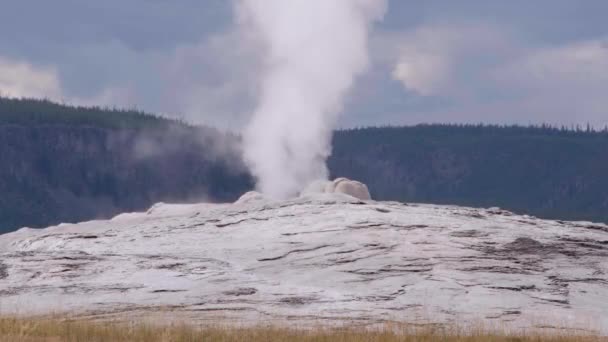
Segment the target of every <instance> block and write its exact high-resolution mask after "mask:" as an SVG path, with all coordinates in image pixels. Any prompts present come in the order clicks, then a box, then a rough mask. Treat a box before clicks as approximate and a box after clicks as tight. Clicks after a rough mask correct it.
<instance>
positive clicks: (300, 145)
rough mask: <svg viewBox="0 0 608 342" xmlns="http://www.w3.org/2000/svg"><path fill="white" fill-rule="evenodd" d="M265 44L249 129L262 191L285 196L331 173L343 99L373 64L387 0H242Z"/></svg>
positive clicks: (251, 27) (244, 14) (247, 142)
mask: <svg viewBox="0 0 608 342" xmlns="http://www.w3.org/2000/svg"><path fill="white" fill-rule="evenodd" d="M236 5H237V6H236V9H237V14H238V18H239V24H240V25H241V28H243V29H246V30H247V32H249V33H250V34H251V33H252V34H253V35H254V36H255V37H256V39H257V42H258V43H260V44H262V47H263V50H264V52H263V60H264V65H263V77H262V80H261V89H260V95H259V99H258V106H257V109H256V110H255V112H254V114H253V117H252V120H251V121H250V123H249V125H248V126H247V127H246V129H245V131H244V135H243V139H244V154H245V160H246V162H247V164H248V166H249V168H250V169H251V172H252V173H253V175H254V176H255V177H256V179H257V187H258V190H260V191H261V192H263V193H265V194H266V195H268V196H271V197H275V198H286V197H289V196H293V195H295V194H297V193H298V192H300V191H301V190H302V189H303V188H304V187H305V186H306V185H308V184H309V183H311V182H312V181H315V180H319V179H327V177H328V171H327V167H326V165H325V161H326V159H327V157H328V156H329V154H330V153H331V146H330V145H331V134H332V130H333V128H334V125H335V123H336V121H337V116H338V114H339V113H340V112H341V110H342V105H343V100H344V97H345V95H346V92H347V91H348V89H349V88H350V87H351V86H352V84H353V82H354V79H355V78H356V76H357V75H359V74H360V73H362V72H363V71H364V70H365V69H366V68H367V65H368V52H367V40H368V32H369V30H370V28H371V25H372V24H373V22H374V21H375V20H379V19H380V18H382V16H383V15H384V12H385V10H386V0H237V3H236Z"/></svg>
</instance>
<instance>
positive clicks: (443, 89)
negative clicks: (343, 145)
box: [383, 26, 608, 126]
mask: <svg viewBox="0 0 608 342" xmlns="http://www.w3.org/2000/svg"><path fill="white" fill-rule="evenodd" d="M385 39H386V40H387V42H384V43H383V44H384V46H388V45H390V44H392V45H394V46H398V50H397V51H396V52H395V51H391V50H390V49H388V51H389V54H391V53H392V54H393V59H392V63H391V64H392V65H393V68H392V70H391V76H392V78H393V79H394V80H398V81H400V82H401V84H402V85H403V87H404V88H405V90H406V91H407V92H408V93H409V94H410V96H414V97H416V96H422V97H425V96H432V97H433V98H436V99H441V100H440V101H442V102H441V103H443V104H442V105H438V106H435V107H433V108H431V109H427V110H423V111H422V112H421V111H420V110H417V111H416V113H410V112H408V111H407V109H404V110H403V112H402V113H401V114H399V117H400V119H399V121H400V122H425V121H426V122H494V123H522V124H526V123H552V124H566V125H569V124H585V123H591V124H593V125H595V126H604V125H606V124H608V97H606V93H607V92H608V44H607V43H606V41H605V40H601V39H595V40H587V41H574V42H567V43H561V44H559V45H553V46H538V44H530V42H528V41H526V39H525V37H524V36H521V35H518V34H515V33H514V32H512V31H507V30H505V29H501V28H498V27H489V26H483V27H472V26H464V27H463V26H450V27H448V26H422V27H418V28H416V29H414V30H411V31H406V32H401V33H398V34H394V33H393V34H392V35H390V36H389V38H386V37H385ZM384 62H387V60H386V58H385V60H384ZM389 62H390V60H389ZM393 117H395V115H393Z"/></svg>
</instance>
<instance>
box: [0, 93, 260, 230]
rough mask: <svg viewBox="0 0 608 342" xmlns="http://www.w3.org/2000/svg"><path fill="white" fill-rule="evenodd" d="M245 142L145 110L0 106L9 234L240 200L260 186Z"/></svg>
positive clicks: (0, 159) (0, 223)
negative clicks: (242, 147) (243, 156)
mask: <svg viewBox="0 0 608 342" xmlns="http://www.w3.org/2000/svg"><path fill="white" fill-rule="evenodd" d="M40 111H42V112H40ZM7 113H11V114H10V115H9V114H7ZM15 113H18V115H17V114H15ZM41 113H42V114H41ZM236 143H237V141H236V138H234V137H230V136H226V135H222V134H220V133H218V132H216V131H215V130H212V129H208V128H204V127H190V126H187V125H184V124H181V123H178V122H174V121H169V120H164V119H160V118H155V117H153V116H148V115H145V114H141V113H136V112H114V111H111V110H92V109H91V110H82V111H80V110H75V109H73V108H71V107H63V106H58V105H55V104H52V103H46V102H44V101H29V100H28V101H19V100H13V102H8V101H6V100H5V101H4V102H2V101H0V194H1V195H0V233H2V232H6V231H10V230H14V229H16V228H18V227H22V226H30V227H44V226H48V225H50V224H56V223H59V222H78V221H82V220H86V219H92V218H101V217H106V218H107V217H111V216H113V215H115V214H118V213H120V212H124V211H132V210H144V209H145V208H148V207H149V206H150V205H152V204H153V203H156V202H159V201H179V202H187V201H200V200H202V199H205V200H213V201H230V200H234V199H235V198H237V197H238V196H239V195H240V194H241V193H243V192H244V191H246V190H248V189H250V188H251V186H252V185H251V179H250V177H248V176H247V174H246V171H245V168H244V167H243V165H242V164H241V163H240V162H239V158H238V155H239V154H238V153H237V151H236V146H237V145H236ZM234 156H237V157H234Z"/></svg>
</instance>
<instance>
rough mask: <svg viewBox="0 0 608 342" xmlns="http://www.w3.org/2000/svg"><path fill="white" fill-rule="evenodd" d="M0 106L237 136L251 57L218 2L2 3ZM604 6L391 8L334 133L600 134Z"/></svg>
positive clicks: (605, 57)
mask: <svg viewBox="0 0 608 342" xmlns="http://www.w3.org/2000/svg"><path fill="white" fill-rule="evenodd" d="M1 7H2V8H1V10H0V42H2V43H1V44H0V92H1V93H2V94H4V95H11V96H26V97H47V98H51V99H53V100H57V101H64V102H66V103H73V104H98V105H108V106H118V107H137V108H140V109H144V110H147V111H152V112H160V113H166V114H168V115H175V116H180V117H183V118H185V119H188V120H190V121H193V122H197V123H206V124H210V125H216V126H219V127H222V128H228V127H230V128H238V127H239V126H240V125H242V124H243V122H245V120H246V118H247V117H248V115H249V113H250V112H251V111H252V109H253V104H254V101H255V91H256V80H257V74H256V70H257V68H256V65H257V64H256V58H257V54H256V50H255V49H254V48H253V47H251V46H248V44H247V43H245V41H244V40H243V39H242V37H243V34H244V33H243V32H239V31H238V29H237V28H235V25H234V23H233V13H232V6H231V2H230V1H228V0H175V1H166V0H129V1H124V0H104V1H90V0H53V1H38V0H36V1H34V0H4V1H2V6H1ZM606 13H608V1H605V0H570V1H566V0H533V1H530V0H511V1H503V0H459V1H445V0H441V1H440V0H418V1H413V0H391V1H390V2H389V9H388V13H387V14H386V16H385V19H384V21H383V22H381V23H379V24H378V25H377V26H376V27H375V29H374V31H373V33H372V37H371V42H370V51H371V55H372V62H373V63H372V66H371V68H370V70H369V72H368V73H367V74H365V75H364V76H362V77H360V78H359V79H358V82H357V84H356V86H355V88H354V89H353V91H352V92H351V94H350V96H349V99H348V101H347V104H346V106H345V109H344V114H343V116H342V121H341V125H342V126H362V125H383V124H414V123H421V122H488V123H520V124H527V123H541V122H547V123H553V124H566V125H570V124H577V123H580V124H585V123H587V122H589V123H592V124H594V125H597V126H604V125H606V124H608V20H606V19H605V17H606Z"/></svg>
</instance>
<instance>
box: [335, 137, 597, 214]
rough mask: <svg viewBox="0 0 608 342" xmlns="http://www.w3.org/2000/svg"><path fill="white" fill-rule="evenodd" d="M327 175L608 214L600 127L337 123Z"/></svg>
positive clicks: (409, 193) (451, 200)
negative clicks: (361, 125) (342, 125)
mask: <svg viewBox="0 0 608 342" xmlns="http://www.w3.org/2000/svg"><path fill="white" fill-rule="evenodd" d="M329 168H330V170H331V172H332V175H333V176H346V177H351V178H355V179H360V180H362V181H364V182H366V183H368V185H369V187H370V189H371V192H372V195H373V196H374V197H375V198H381V199H387V200H398V201H413V202H427V203H445V204H457V205H469V206H482V207H489V206H501V207H503V208H506V209H511V210H514V211H517V212H521V213H528V214H532V215H537V216H541V217H545V218H556V219H573V220H595V221H605V222H608V177H606V175H608V132H606V130H593V129H591V128H589V129H586V128H585V129H576V128H575V129H570V128H561V127H560V128H556V127H550V126H548V125H541V126H532V127H522V126H494V125H419V126H414V127H380V128H363V129H353V130H345V131H338V132H336V133H335V135H334V145H333V155H332V156H331V158H330V160H329Z"/></svg>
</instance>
